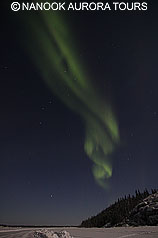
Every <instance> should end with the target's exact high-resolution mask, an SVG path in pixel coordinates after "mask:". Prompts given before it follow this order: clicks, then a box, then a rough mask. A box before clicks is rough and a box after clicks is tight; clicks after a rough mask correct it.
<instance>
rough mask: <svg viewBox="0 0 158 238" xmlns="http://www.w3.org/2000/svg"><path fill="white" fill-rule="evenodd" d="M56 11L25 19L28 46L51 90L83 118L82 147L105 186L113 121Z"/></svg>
mask: <svg viewBox="0 0 158 238" xmlns="http://www.w3.org/2000/svg"><path fill="white" fill-rule="evenodd" d="M59 15H60V12H58V14H57V13H56V12H52V11H43V12H41V13H40V14H36V13H34V14H33V16H32V18H31V19H32V20H31V21H30V20H29V22H28V21H27V27H28V29H27V30H28V31H29V36H28V37H29V40H30V42H29V44H28V41H27V44H28V49H29V52H30V54H31V58H32V60H33V62H34V63H35V64H36V66H37V68H38V70H39V71H40V73H41V75H42V78H43V79H44V80H45V81H46V83H47V84H48V85H49V87H50V88H51V90H52V92H53V93H54V94H55V95H57V97H58V98H60V100H62V102H63V103H64V104H65V105H67V106H68V107H69V108H71V109H72V110H73V111H74V112H75V113H77V114H78V115H79V116H80V117H81V119H82V120H83V122H84V125H85V143H84V150H85V152H86V154H87V155H88V157H89V158H90V159H91V160H92V161H93V163H94V164H93V169H92V171H93V175H94V178H95V180H96V181H97V183H98V184H99V185H100V186H102V187H104V188H106V187H107V179H108V178H110V177H111V176H112V161H111V160H112V159H111V154H112V152H113V151H114V149H115V147H116V145H117V144H118V142H119V132H118V125H117V121H116V118H115V115H114V112H113V110H112V107H111V105H110V104H109V102H106V100H103V98H102V97H101V96H100V95H99V93H98V92H97V91H96V89H95V87H94V86H93V84H92V80H90V76H89V75H87V72H86V70H85V67H84V65H82V64H83V63H82V62H80V60H79V57H78V54H77V50H76V48H75V42H74V40H73V39H72V38H73V37H71V36H73V34H71V32H70V31H69V29H68V28H67V26H66V24H65V21H64V20H63V19H62V18H61V16H59ZM29 19H30V16H29ZM27 40H28V39H27Z"/></svg>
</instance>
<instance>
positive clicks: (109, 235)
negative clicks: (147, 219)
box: [0, 226, 158, 238]
mask: <svg viewBox="0 0 158 238" xmlns="http://www.w3.org/2000/svg"><path fill="white" fill-rule="evenodd" d="M59 237H60V238H130V237H132V238H133V237H136V238H158V226H144V227H117V228H74V227H72V228H68V227H66V228H63V229H61V228H49V229H37V228H36V229H35V228H34V229H32V228H25V229H23V228H14V229H12V228H10V229H6V228H5V229H4V228H0V238H59Z"/></svg>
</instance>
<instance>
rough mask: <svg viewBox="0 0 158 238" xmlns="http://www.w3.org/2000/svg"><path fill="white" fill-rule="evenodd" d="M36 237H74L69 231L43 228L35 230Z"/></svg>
mask: <svg viewBox="0 0 158 238" xmlns="http://www.w3.org/2000/svg"><path fill="white" fill-rule="evenodd" d="M34 237H35V238H59V237H60V238H73V237H72V236H71V235H70V233H69V232H67V231H64V230H63V231H59V232H54V231H52V230H47V229H42V230H38V231H35V232H34Z"/></svg>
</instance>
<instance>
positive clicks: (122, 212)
mask: <svg viewBox="0 0 158 238" xmlns="http://www.w3.org/2000/svg"><path fill="white" fill-rule="evenodd" d="M157 191H158V190H157V189H152V190H151V193H149V191H148V190H147V189H145V190H144V191H143V192H140V191H139V190H136V191H135V195H132V196H131V195H130V194H129V195H128V196H125V197H122V198H119V199H118V200H117V202H115V203H114V204H112V205H110V206H109V207H108V208H106V209H105V210H103V211H101V212H100V213H99V214H97V215H96V216H92V217H90V218H88V219H86V220H84V221H82V223H81V225H80V227H110V226H116V225H119V223H126V221H127V219H128V217H129V215H130V212H131V211H132V209H133V208H134V207H135V206H137V205H138V204H139V203H140V202H141V201H142V200H143V199H145V198H146V197H148V196H149V195H150V194H154V193H156V192H157Z"/></svg>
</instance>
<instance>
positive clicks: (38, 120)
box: [0, 1, 158, 225]
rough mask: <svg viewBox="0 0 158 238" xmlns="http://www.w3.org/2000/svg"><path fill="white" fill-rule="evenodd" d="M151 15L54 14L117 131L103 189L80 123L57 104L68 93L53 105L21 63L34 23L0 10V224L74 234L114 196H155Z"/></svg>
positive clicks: (157, 110) (156, 18)
mask: <svg viewBox="0 0 158 238" xmlns="http://www.w3.org/2000/svg"><path fill="white" fill-rule="evenodd" d="M157 9H158V5H157V3H154V1H150V3H149V4H148V11H136V12H134V11H131V12H129V11H118V12H114V11H110V12H104V11H103V12H102V11H98V12H97V11H89V12H86V11H83V12H81V11H79V12H77V11H76V12H72V11H71V12H58V16H59V18H60V17H63V16H64V19H65V25H66V26H67V27H68V28H69V29H71V30H70V32H71V34H69V36H68V38H69V40H70V41H71V42H73V44H74V45H73V47H72V51H73V49H76V52H75V54H76V58H77V59H78V62H80V64H82V65H83V67H84V69H85V71H86V73H87V75H89V80H90V81H92V82H93V85H95V86H94V88H95V90H96V91H97V92H98V94H99V97H100V98H101V99H102V98H104V99H105V101H106V103H108V104H110V105H111V106H112V109H113V111H114V114H115V118H116V121H117V125H118V130H119V142H118V143H116V145H115V149H114V150H113V152H112V153H111V155H110V161H111V164H112V176H111V177H110V178H109V179H105V183H107V184H108V188H103V186H100V184H98V182H97V181H96V179H95V178H94V175H93V172H92V168H93V161H92V160H91V159H90V158H89V157H88V156H87V154H86V153H85V150H84V143H85V133H86V132H85V130H86V129H85V123H84V120H83V118H82V116H81V114H80V113H77V109H76V111H75V110H72V109H71V107H68V106H67V104H66V103H64V100H65V98H66V97H70V100H74V98H73V97H71V93H70V94H69V92H67V96H65V93H64V100H63V98H62V97H63V95H62V92H60V95H58V96H57V94H56V93H54V91H53V90H52V89H51V87H49V86H48V84H47V83H46V82H45V80H43V75H42V73H41V71H40V70H39V68H38V67H37V66H36V64H35V63H34V59H33V57H31V54H30V49H29V47H28V45H31V44H32V45H34V44H35V42H33V41H32V43H31V41H29V40H30V39H32V38H33V39H34V36H33V37H32V38H31V34H33V33H32V32H31V30H30V33H29V32H28V26H27V23H28V22H31V20H30V19H32V16H33V17H34V16H35V15H38V14H37V13H35V12H33V11H32V12H25V13H24V12H22V11H19V12H13V11H11V10H10V3H9V1H7V2H6V3H5V6H4V9H3V16H2V17H3V20H2V21H1V38H0V41H1V57H0V75H1V76H0V83H1V86H0V104H1V107H0V108H1V120H0V121H1V123H0V147H1V149H0V159H1V166H0V187H1V196H0V223H3V224H25V225H70V224H71V225H78V224H80V223H81V221H82V220H83V219H86V218H87V217H89V216H92V215H95V214H96V213H98V212H99V211H100V210H103V209H104V208H106V207H107V206H108V205H110V204H111V203H112V202H114V201H115V200H117V199H118V198H119V197H120V196H124V195H128V194H129V193H130V194H133V193H134V192H135V189H140V190H143V189H145V188H147V189H151V188H157V186H158V183H157V181H158V173H157V168H158V159H157V158H158V149H157V148H158V30H157V29H158V14H157ZM52 14H53V13H52ZM36 17H37V18H38V16H36ZM30 24H31V23H30ZM35 34H36V33H35ZM28 42H29V43H28ZM27 43H28V44H27ZM65 44H66V43H65ZM45 48H47V44H46V45H45ZM37 57H38V56H37ZM52 66H53V67H52V71H53V70H54V68H55V66H54V64H53V62H52ZM43 67H45V66H44V65H43ZM59 69H60V66H59ZM62 70H63V69H62ZM70 70H71V67H70V68H69V71H70ZM52 73H54V76H53V77H54V78H55V77H56V76H55V75H56V72H55V71H53V72H52ZM69 73H70V72H69ZM58 77H59V76H58ZM52 80H53V79H52ZM59 80H60V77H59ZM58 94H59V92H58ZM86 97H87V100H89V101H90V103H91V100H92V98H88V95H87V96H86ZM97 110H99V109H98V108H97Z"/></svg>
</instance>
